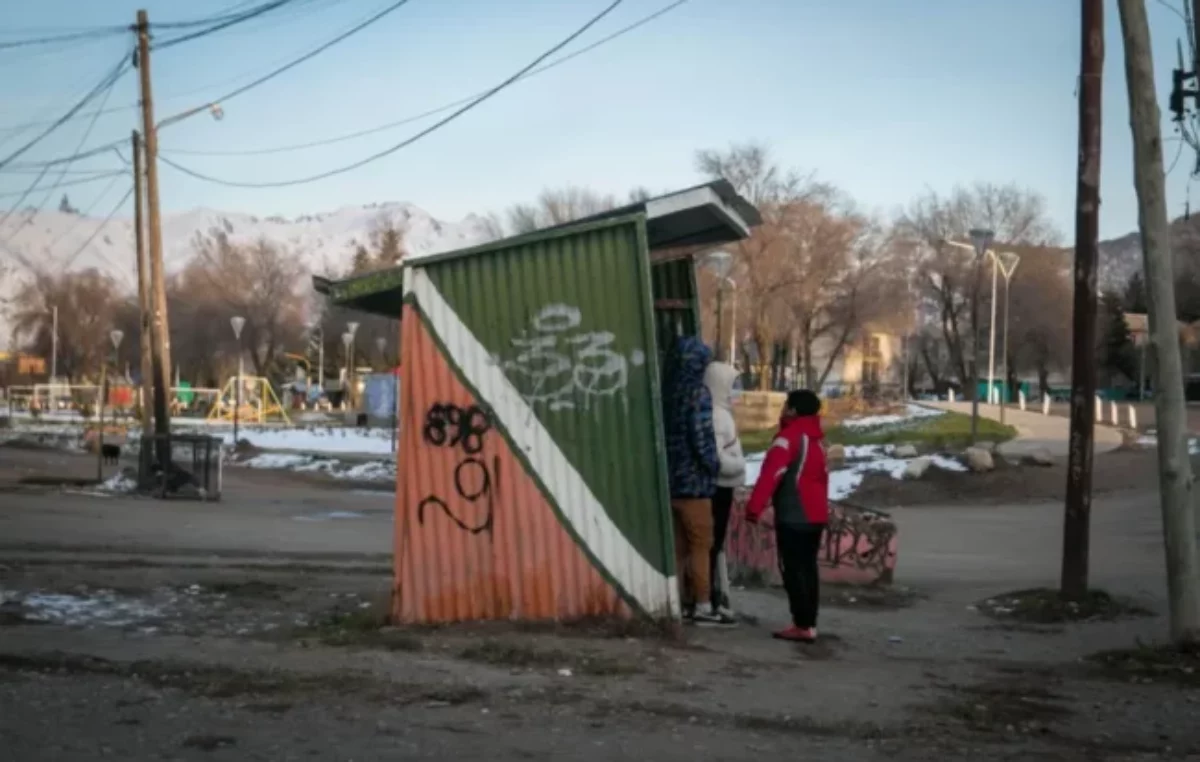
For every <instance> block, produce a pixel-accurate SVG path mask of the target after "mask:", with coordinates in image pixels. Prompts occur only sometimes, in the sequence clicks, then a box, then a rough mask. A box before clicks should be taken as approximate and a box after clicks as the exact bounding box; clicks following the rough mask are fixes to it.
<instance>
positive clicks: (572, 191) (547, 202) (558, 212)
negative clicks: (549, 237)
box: [507, 185, 617, 235]
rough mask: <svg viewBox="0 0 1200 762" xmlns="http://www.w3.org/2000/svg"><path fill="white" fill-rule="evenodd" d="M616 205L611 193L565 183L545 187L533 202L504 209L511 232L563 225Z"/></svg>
mask: <svg viewBox="0 0 1200 762" xmlns="http://www.w3.org/2000/svg"><path fill="white" fill-rule="evenodd" d="M616 206H617V200H616V198H614V197H613V196H609V195H605V194H602V193H597V192H596V191H593V190H591V189H588V188H582V187H579V186H574V185H571V186H567V187H565V188H547V189H546V190H544V191H542V192H541V194H539V195H538V197H537V200H536V201H534V202H533V203H526V204H514V205H513V206H511V207H509V209H508V212H507V217H508V226H509V229H510V230H511V231H512V233H513V234H514V235H519V234H522V233H532V232H533V231H535V230H540V229H542V228H547V227H553V226H555V225H562V224H563V223H567V222H572V221H574V220H578V219H580V218H583V217H589V216H591V215H593V214H599V213H601V212H606V211H608V210H610V209H614V208H616Z"/></svg>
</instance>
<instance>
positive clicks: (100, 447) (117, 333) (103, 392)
mask: <svg viewBox="0 0 1200 762" xmlns="http://www.w3.org/2000/svg"><path fill="white" fill-rule="evenodd" d="M108 338H109V340H111V341H112V346H113V366H114V367H115V366H116V364H117V352H118V351H119V350H120V348H121V339H123V338H125V332H124V331H122V330H120V329H117V328H114V329H113V330H111V331H109V333H108ZM107 402H108V363H106V362H102V363H101V364H100V422H99V427H98V428H97V436H96V481H98V482H99V481H104V406H105V405H106V404H107Z"/></svg>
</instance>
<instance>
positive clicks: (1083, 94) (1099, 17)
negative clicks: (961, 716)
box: [1061, 0, 1141, 600]
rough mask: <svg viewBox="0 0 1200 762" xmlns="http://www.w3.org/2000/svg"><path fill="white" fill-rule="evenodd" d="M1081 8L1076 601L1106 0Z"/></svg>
mask: <svg viewBox="0 0 1200 762" xmlns="http://www.w3.org/2000/svg"><path fill="white" fill-rule="evenodd" d="M1137 1H1138V2H1141V0H1137ZM1081 5H1082V8H1083V13H1082V35H1081V36H1082V46H1081V47H1082V49H1081V52H1080V71H1079V159H1078V166H1077V170H1076V185H1075V304H1074V333H1073V337H1072V351H1071V439H1070V452H1069V455H1068V460H1067V503H1066V511H1065V516H1064V520H1063V554H1062V579H1061V592H1062V595H1063V597H1065V598H1067V599H1074V600H1078V599H1081V598H1083V597H1084V595H1086V593H1087V588H1088V544H1089V539H1090V538H1089V535H1090V531H1091V529H1090V525H1091V513H1092V444H1093V427H1094V426H1095V416H1094V413H1093V410H1094V405H1095V402H1094V400H1095V398H1096V355H1095V350H1096V307H1097V301H1098V299H1097V296H1096V271H1097V269H1098V264H1099V259H1100V251H1099V239H1100V113H1101V112H1100V105H1101V99H1100V95H1101V92H1102V84H1103V83H1102V81H1101V76H1102V74H1103V72H1104V0H1082V3H1081Z"/></svg>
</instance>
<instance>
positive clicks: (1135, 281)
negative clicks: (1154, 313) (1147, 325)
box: [1124, 272, 1150, 315]
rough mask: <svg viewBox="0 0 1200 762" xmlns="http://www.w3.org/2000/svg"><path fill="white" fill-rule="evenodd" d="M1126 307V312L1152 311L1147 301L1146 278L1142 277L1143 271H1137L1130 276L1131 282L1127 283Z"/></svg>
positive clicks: (1141, 313) (1142, 312) (1142, 313)
mask: <svg viewBox="0 0 1200 762" xmlns="http://www.w3.org/2000/svg"><path fill="white" fill-rule="evenodd" d="M1124 307H1125V311H1126V312H1134V313H1137V314H1139V315H1145V314H1146V313H1147V312H1149V311H1150V307H1149V304H1148V303H1147V301H1146V280H1145V278H1143V277H1142V274H1141V272H1135V273H1134V274H1133V275H1132V276H1130V278H1129V283H1127V284H1125V298H1124Z"/></svg>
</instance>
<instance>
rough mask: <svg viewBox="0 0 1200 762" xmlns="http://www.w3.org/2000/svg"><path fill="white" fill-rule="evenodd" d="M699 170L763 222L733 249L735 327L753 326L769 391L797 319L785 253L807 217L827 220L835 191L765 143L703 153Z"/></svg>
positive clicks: (793, 277)
mask: <svg viewBox="0 0 1200 762" xmlns="http://www.w3.org/2000/svg"><path fill="white" fill-rule="evenodd" d="M696 168H697V170H699V171H700V172H701V173H703V174H704V175H706V176H708V177H710V178H713V179H718V178H720V179H725V180H728V181H729V182H730V184H732V185H733V186H734V188H736V189H737V191H738V192H739V193H740V194H742V195H743V196H744V197H745V198H746V199H747V200H749V201H751V202H752V203H753V204H754V205H755V206H756V207H758V210H759V212H760V213H761V214H762V217H763V222H762V224H761V225H759V226H758V227H757V228H755V229H754V230H753V231H752V232H751V235H750V237H749V238H748V239H746V240H743V241H739V242H738V243H737V244H735V245H733V246H732V247H729V250H730V252H731V253H732V254H733V258H734V261H733V269H732V277H733V278H734V279H735V280H736V281H737V283H738V294H739V299H738V306H739V308H740V312H741V313H742V314H739V315H738V316H737V317H736V318H735V322H736V323H737V324H739V325H749V326H750V332H751V333H752V335H753V339H754V342H753V343H754V346H755V348H756V350H757V359H758V362H759V365H760V368H759V386H760V387H761V388H764V389H765V388H769V387H770V385H771V378H770V377H769V375H768V373H767V366H768V365H769V364H772V362H773V361H774V360H775V359H776V358H777V357H778V355H779V354H780V353H779V352H777V351H776V347H777V345H778V344H779V343H781V342H783V341H786V340H787V338H788V335H789V333H790V332H791V326H792V323H793V320H794V316H793V313H792V309H791V307H790V306H789V302H788V300H787V299H786V298H785V294H786V292H787V291H788V289H791V288H794V287H795V284H796V282H797V269H796V268H795V267H791V266H790V265H789V264H787V262H788V260H789V257H788V256H787V251H788V249H789V247H791V248H792V253H793V254H794V253H796V251H797V250H802V249H803V245H804V244H803V242H797V241H794V240H790V238H789V236H790V235H792V234H794V233H797V232H798V231H800V230H802V229H803V228H804V225H805V223H804V220H805V219H806V218H809V219H813V218H816V219H820V220H822V221H824V220H823V218H822V217H821V210H823V209H824V204H826V203H827V202H828V201H829V199H830V198H831V197H832V195H833V191H832V189H830V188H829V187H828V186H825V185H821V184H818V183H815V182H813V181H812V179H811V177H810V176H806V175H803V174H801V173H799V172H796V171H791V170H785V169H783V168H781V167H780V166H779V165H778V164H777V163H776V162H775V160H774V158H773V157H772V156H771V154H770V151H769V150H768V149H767V148H766V147H765V146H764V145H763V144H761V143H754V142H751V143H745V144H735V145H733V146H731V147H730V148H728V149H726V150H724V151H715V150H705V151H699V152H697V153H696ZM793 218H796V219H793ZM704 296H705V295H704V294H701V297H702V299H703V297H704Z"/></svg>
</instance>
